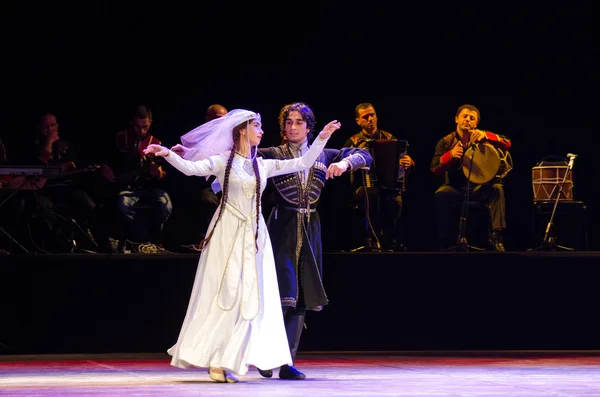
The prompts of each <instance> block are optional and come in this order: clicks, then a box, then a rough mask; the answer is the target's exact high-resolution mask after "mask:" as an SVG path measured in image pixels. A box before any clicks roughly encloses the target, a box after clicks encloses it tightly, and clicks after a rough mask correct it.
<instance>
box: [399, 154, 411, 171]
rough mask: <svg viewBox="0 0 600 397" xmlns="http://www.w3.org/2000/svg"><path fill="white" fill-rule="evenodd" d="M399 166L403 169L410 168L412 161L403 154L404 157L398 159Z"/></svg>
mask: <svg viewBox="0 0 600 397" xmlns="http://www.w3.org/2000/svg"><path fill="white" fill-rule="evenodd" d="M399 163H400V166H401V167H403V168H410V167H411V166H412V165H413V161H412V159H411V158H410V156H409V155H407V154H405V155H404V156H402V157H400V161H399Z"/></svg>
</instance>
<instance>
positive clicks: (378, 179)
mask: <svg viewBox="0 0 600 397" xmlns="http://www.w3.org/2000/svg"><path fill="white" fill-rule="evenodd" d="M407 151H408V141H405V140H396V139H393V140H392V139H389V140H388V139H386V140H374V141H373V142H372V143H371V144H370V152H371V157H372V159H373V161H372V163H371V168H372V170H373V172H372V174H373V175H374V176H375V180H374V182H375V183H376V184H377V188H378V189H382V190H393V191H397V192H400V193H401V194H403V193H404V191H405V190H406V170H404V168H403V167H401V166H400V164H399V160H400V158H402V156H404V155H405V154H406V153H407ZM366 172H367V171H365V170H363V171H362V176H363V179H362V182H363V183H362V188H363V192H364V202H365V203H364V207H365V226H366V234H365V244H364V245H363V246H360V247H358V248H354V249H351V250H350V252H361V251H376V252H382V251H390V252H391V251H392V250H391V249H387V250H384V249H382V248H381V243H380V241H379V238H378V237H377V233H376V232H375V231H374V230H373V224H372V223H371V208H370V200H369V187H368V186H367V185H368V183H367V181H366V178H367V176H366V175H365V174H366ZM369 184H370V183H369ZM399 184H400V186H398V185H399ZM378 194H379V193H378ZM379 227H380V228H381V219H380V221H379ZM370 235H372V236H373V237H374V238H375V247H373V246H372V244H371V243H370V237H369V236H370Z"/></svg>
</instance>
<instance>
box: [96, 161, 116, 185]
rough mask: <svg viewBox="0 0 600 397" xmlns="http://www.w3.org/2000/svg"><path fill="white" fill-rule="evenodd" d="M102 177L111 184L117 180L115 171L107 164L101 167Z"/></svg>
mask: <svg viewBox="0 0 600 397" xmlns="http://www.w3.org/2000/svg"><path fill="white" fill-rule="evenodd" d="M100 175H102V178H104V179H106V180H107V181H109V182H114V181H115V179H117V178H116V177H115V173H114V171H113V169H112V168H110V166H108V165H107V164H102V166H101V167H100Z"/></svg>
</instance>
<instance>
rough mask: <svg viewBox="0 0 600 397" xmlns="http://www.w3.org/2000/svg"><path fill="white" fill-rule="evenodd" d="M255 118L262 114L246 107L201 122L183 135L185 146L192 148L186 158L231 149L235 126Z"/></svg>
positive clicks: (200, 157) (198, 158) (211, 154)
mask: <svg viewBox="0 0 600 397" xmlns="http://www.w3.org/2000/svg"><path fill="white" fill-rule="evenodd" d="M254 119H260V114H258V113H256V112H253V111H250V110H245V109H233V110H231V111H230V112H229V113H227V114H225V115H224V116H222V117H219V118H216V119H214V120H211V121H208V122H206V123H204V124H200V125H199V126H198V127H196V128H194V129H193V130H191V131H190V132H188V133H187V134H185V135H183V136H182V137H181V143H182V144H183V146H185V147H187V148H190V149H192V150H191V151H190V153H189V154H188V155H187V156H186V157H185V158H186V160H193V161H197V160H204V159H206V158H208V157H210V156H213V155H215V154H219V153H223V152H225V151H227V150H231V149H232V148H233V134H232V133H231V132H232V131H233V127H235V126H237V125H240V124H242V123H243V122H247V121H250V120H254Z"/></svg>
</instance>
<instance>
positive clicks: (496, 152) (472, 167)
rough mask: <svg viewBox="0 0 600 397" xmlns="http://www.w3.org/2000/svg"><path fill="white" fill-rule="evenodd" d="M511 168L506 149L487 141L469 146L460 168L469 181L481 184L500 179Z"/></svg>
mask: <svg viewBox="0 0 600 397" xmlns="http://www.w3.org/2000/svg"><path fill="white" fill-rule="evenodd" d="M512 168H513V163H512V157H511V155H510V153H509V152H508V151H505V150H502V149H500V148H497V147H495V146H494V145H492V144H491V143H489V142H480V143H478V144H476V145H473V146H470V147H469V148H468V149H467V150H466V151H465V153H464V155H463V158H462V170H463V173H464V174H465V177H467V178H468V179H469V182H471V183H475V184H478V185H482V184H485V183H496V182H499V181H501V180H502V179H503V178H504V177H505V176H506V175H507V174H508V173H509V172H510V171H511V170H512Z"/></svg>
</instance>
